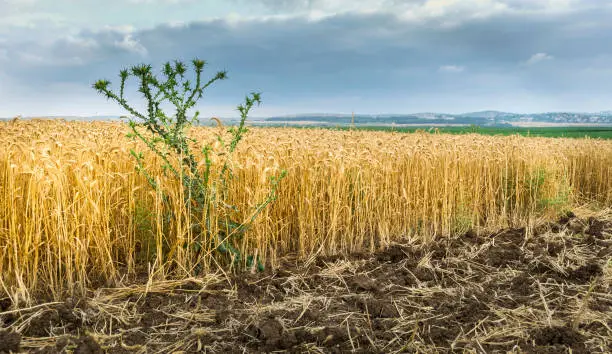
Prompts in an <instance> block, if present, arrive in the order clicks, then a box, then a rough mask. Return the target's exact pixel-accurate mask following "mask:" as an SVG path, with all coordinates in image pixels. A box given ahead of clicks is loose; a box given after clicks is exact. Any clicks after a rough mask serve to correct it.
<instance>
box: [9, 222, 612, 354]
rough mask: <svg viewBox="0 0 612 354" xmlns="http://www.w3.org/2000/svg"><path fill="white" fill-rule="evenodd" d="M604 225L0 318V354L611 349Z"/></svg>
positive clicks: (501, 235) (608, 226)
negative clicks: (14, 353) (16, 353)
mask: <svg viewBox="0 0 612 354" xmlns="http://www.w3.org/2000/svg"><path fill="white" fill-rule="evenodd" d="M611 268H612V222H611V221H606V220H599V219H596V218H589V219H579V218H576V217H574V216H573V215H572V214H569V215H568V216H565V217H563V218H561V219H560V220H559V221H558V222H556V223H549V224H546V225H542V226H540V227H538V228H536V229H535V231H534V235H533V236H530V237H527V236H526V232H525V229H506V230H502V231H500V232H497V233H494V234H490V235H480V236H478V235H476V234H475V233H474V232H471V231H470V232H467V233H466V234H465V235H463V236H461V237H457V238H447V239H444V240H443V241H439V242H437V243H436V244H430V245H416V244H410V243H409V242H406V243H405V244H394V245H391V246H390V247H388V248H387V249H385V250H384V251H381V252H378V253H376V254H373V255H364V254H358V255H351V256H348V257H337V256H336V257H319V258H317V259H313V260H312V261H311V262H306V263H305V264H300V265H298V263H297V262H296V261H292V260H290V259H286V260H285V261H284V264H283V266H282V267H280V268H279V269H278V270H276V271H268V272H264V273H258V274H250V273H242V274H237V275H233V276H229V277H223V276H221V275H217V274H212V275H208V276H206V277H203V278H197V279H195V278H193V279H186V280H181V281H166V282H158V283H152V284H149V285H147V284H133V285H131V286H129V287H124V288H112V289H103V288H101V289H97V290H96V291H95V292H92V294H91V296H88V297H86V298H83V299H67V300H66V301H65V302H63V303H49V304H40V305H38V306H35V307H31V308H27V309H13V308H12V305H11V303H10V301H8V300H7V299H0V353H10V352H19V351H21V352H38V353H83V354H84V353H105V352H107V353H158V352H159V353H170V352H185V353H190V352H198V351H202V352H204V351H205V352H225V353H234V352H292V353H301V352H326V353H327V352H332V353H340V352H350V351H354V352H363V353H392V352H415V353H436V352H439V353H446V352H474V353H483V352H485V353H496V352H515V353H570V352H571V353H606V352H607V353H609V352H612V291H611V290H612V286H611V284H612V282H611V279H612V269H611Z"/></svg>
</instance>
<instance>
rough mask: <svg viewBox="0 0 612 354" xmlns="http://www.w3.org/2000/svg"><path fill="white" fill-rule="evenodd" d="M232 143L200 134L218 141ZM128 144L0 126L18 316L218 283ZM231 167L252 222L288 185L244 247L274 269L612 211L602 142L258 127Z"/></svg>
mask: <svg viewBox="0 0 612 354" xmlns="http://www.w3.org/2000/svg"><path fill="white" fill-rule="evenodd" d="M219 129H220V128H193V129H192V132H191V134H192V136H194V137H196V138H197V140H198V141H201V142H206V141H211V142H212V141H214V133H218V132H219ZM127 132H128V128H127V127H126V126H125V125H122V124H120V123H107V122H92V123H84V122H65V121H61V120H49V121H46V120H30V121H14V122H6V123H0V136H2V139H3V144H2V148H1V149H0V275H1V284H0V293H2V294H4V295H7V296H10V297H11V299H13V301H14V302H16V303H20V302H27V301H29V299H30V298H31V297H32V296H33V295H34V294H38V293H49V294H51V296H52V297H55V298H58V297H60V296H61V295H62V294H64V293H66V292H70V293H74V292H79V291H83V290H85V289H87V288H89V287H91V286H95V285H104V284H106V285H110V284H116V283H117V282H121V281H122V280H123V279H125V277H126V276H129V275H130V274H137V273H142V272H146V273H147V274H149V275H150V276H151V277H152V278H157V279H165V278H171V277H185V276H190V275H193V274H194V273H198V274H200V273H201V272H209V271H214V270H216V269H218V267H219V266H220V265H221V260H220V259H218V257H216V254H215V252H213V251H212V250H210V249H209V250H205V252H196V251H194V250H193V249H192V248H190V247H186V246H185V245H189V244H191V243H192V242H193V240H195V238H197V237H199V235H194V234H193V232H192V231H191V229H190V228H189V227H187V226H186V225H188V224H189V220H188V218H189V216H188V214H189V213H188V212H187V211H186V210H185V208H186V207H185V205H184V204H183V203H182V202H181V201H182V195H181V193H182V192H181V188H180V185H179V184H177V183H176V181H173V180H172V179H170V178H165V177H163V174H162V171H161V168H159V167H158V166H159V161H157V160H156V158H155V157H154V156H153V155H152V154H146V153H145V156H148V160H147V163H148V164H149V165H150V166H149V167H150V170H151V171H153V172H154V173H153V174H154V175H156V176H158V177H157V178H158V183H159V184H160V185H161V186H162V188H163V189H164V190H165V191H167V193H168V195H169V196H170V199H169V201H168V204H169V205H170V208H172V209H173V210H174V211H175V215H178V216H179V217H177V218H176V219H174V220H171V221H170V222H165V221H164V220H163V213H161V210H162V207H163V205H162V204H163V203H162V198H161V197H160V195H159V194H158V193H156V192H155V191H154V190H152V188H150V186H149V185H148V183H147V181H146V179H145V178H144V177H143V176H142V175H140V174H138V173H137V172H136V171H135V169H134V161H133V158H132V156H131V155H130V149H135V150H138V151H146V147H144V146H141V145H140V144H138V143H136V142H133V141H131V140H130V139H128V138H127V137H126V133H127ZM217 148H218V146H217ZM213 156H215V155H213ZM216 158H219V157H216ZM214 162H215V160H214V159H213V167H214V166H215V164H214ZM231 165H232V169H233V171H234V175H235V176H234V178H233V179H232V180H231V181H230V182H229V188H230V191H231V192H232V193H231V194H230V195H231V196H232V203H233V205H236V206H238V209H239V210H240V211H241V212H242V213H243V214H240V215H238V217H239V218H241V219H248V218H249V215H250V213H251V212H252V211H253V210H254V209H255V208H256V205H257V203H258V202H260V201H261V200H262V198H264V197H265V196H266V195H267V193H268V191H269V189H270V183H269V178H270V177H271V176H274V175H277V174H279V173H280V171H281V170H283V169H284V170H286V171H287V177H286V178H285V179H283V180H282V181H281V183H280V186H279V189H278V199H277V200H276V201H275V202H274V203H273V204H272V205H271V206H270V207H269V208H267V209H265V210H264V211H263V213H262V214H261V215H260V216H259V217H258V218H257V219H256V222H255V223H254V225H253V227H252V228H251V229H249V230H248V231H247V233H246V234H245V237H244V238H242V239H241V240H239V241H237V244H236V247H237V248H239V249H240V250H241V251H242V252H243V254H252V255H257V256H258V257H261V259H263V260H264V261H265V263H266V265H267V266H268V267H272V268H274V267H275V266H276V265H278V263H279V262H280V259H281V258H282V257H283V256H286V255H295V256H297V257H298V258H300V259H302V260H303V261H304V262H308V261H309V260H310V259H312V258H313V257H314V256H316V255H321V254H339V253H348V252H370V251H374V250H377V249H380V248H381V247H384V246H385V245H388V244H389V243H390V242H393V241H395V240H399V239H405V238H413V239H417V240H420V241H423V242H436V240H437V239H439V238H441V237H446V236H449V235H453V234H459V233H465V232H466V231H467V230H469V229H474V230H487V229H496V228H502V227H509V226H528V227H529V225H533V224H534V223H536V222H538V221H541V220H546V219H551V218H554V217H556V216H558V215H559V214H560V213H562V212H564V211H567V210H571V209H572V208H573V207H575V206H577V205H582V204H585V203H588V204H589V205H594V206H600V207H605V206H609V205H610V204H611V203H612V141H604V140H594V139H561V138H555V139H551V138H527V137H519V136H510V137H491V136H482V135H476V134H469V135H444V134H429V133H425V132H420V133H419V132H417V133H412V134H406V133H392V132H366V131H334V130H323V129H309V130H301V129H288V128H251V130H250V132H249V133H248V134H247V136H246V137H245V141H244V142H243V143H242V145H240V146H239V148H238V150H237V152H236V154H235V156H234V157H233V159H232V164H231ZM212 217H215V216H214V215H212ZM213 231H214V230H213ZM194 264H197V265H198V267H194Z"/></svg>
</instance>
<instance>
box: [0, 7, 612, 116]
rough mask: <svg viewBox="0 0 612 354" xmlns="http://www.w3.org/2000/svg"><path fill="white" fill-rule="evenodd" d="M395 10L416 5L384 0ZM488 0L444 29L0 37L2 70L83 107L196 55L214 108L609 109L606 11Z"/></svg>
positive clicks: (269, 26) (610, 31)
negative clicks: (137, 74) (124, 74)
mask: <svg viewBox="0 0 612 354" xmlns="http://www.w3.org/2000/svg"><path fill="white" fill-rule="evenodd" d="M261 1H263V0H261ZM341 2H342V1H340V0H338V1H336V4H340V3H341ZM381 2H388V0H381ZM400 2H401V3H402V4H400V5H406V4H409V5H411V6H412V5H414V6H421V5H422V1H394V2H393V3H395V6H400V5H397V3H400ZM497 3H499V4H502V5H505V6H506V7H505V8H504V10H503V11H501V12H499V13H489V14H488V15H486V16H482V17H478V16H476V17H472V18H470V19H469V20H462V21H453V22H452V23H450V24H449V19H452V16H450V15H449V16H446V15H444V16H442V15H440V16H433V17H431V18H428V20H426V21H425V20H423V19H414V18H409V17H406V16H404V14H401V13H400V14H390V13H388V12H382V11H378V12H376V11H375V12H370V13H360V12H350V13H341V14H336V15H333V16H328V17H323V18H320V19H317V20H313V19H312V18H310V17H308V16H292V17H288V18H287V17H282V16H281V17H276V18H274V17H272V18H267V19H253V18H250V19H249V18H240V17H238V18H236V19H218V20H208V21H202V22H191V23H186V24H184V25H180V26H171V25H160V26H156V27H153V28H150V29H129V28H107V29H100V30H96V31H92V30H89V31H85V30H84V31H81V32H79V33H78V34H74V35H67V36H62V37H61V38H57V39H55V40H48V41H45V42H43V43H41V42H39V41H35V40H28V41H25V42H23V41H14V40H9V41H5V42H2V41H0V63H5V64H6V65H5V66H4V72H5V75H8V76H9V77H11V78H12V81H14V82H22V83H27V85H31V86H30V89H29V90H25V89H24V91H25V92H36V95H40V94H41V92H44V91H45V88H46V87H48V85H57V83H63V84H64V85H65V86H62V87H63V88H62V89H65V90H73V91H74V92H77V91H78V95H79V96H75V97H80V98H82V99H83V101H87V102H89V100H91V99H92V97H94V95H95V93H93V92H90V93H89V94H88V93H87V92H89V91H87V89H86V88H87V87H88V85H89V84H90V83H91V82H93V81H94V80H96V79H98V78H101V77H105V78H110V79H112V78H113V77H115V76H116V74H117V72H118V70H119V69H120V68H122V67H124V66H127V65H131V64H136V63H139V62H143V61H144V62H151V63H153V64H156V65H158V64H160V63H161V62H162V61H164V60H168V59H174V58H182V59H190V58H192V57H195V56H198V57H201V58H203V59H206V60H208V61H209V62H210V67H211V68H210V73H211V74H212V73H213V72H214V71H215V70H221V69H227V70H228V71H229V75H230V80H229V81H227V82H223V83H220V84H219V85H218V87H216V88H214V89H212V90H211V96H210V100H209V102H215V104H218V105H222V106H229V105H232V104H235V103H238V102H239V100H240V97H242V96H243V95H244V93H246V92H248V91H250V90H261V91H263V92H264V98H265V99H266V100H265V102H266V103H267V104H268V105H270V108H271V109H278V110H283V109H284V110H287V113H291V111H323V110H328V111H350V110H352V109H356V110H360V111H364V112H365V111H370V112H391V111H394V112H412V111H419V110H429V111H458V110H470V109H485V108H491V109H506V110H515V111H524V110H552V109H579V110H589V109H604V108H605V107H603V106H604V105H605V104H606V103H607V100H604V97H606V96H608V97H609V96H612V88H611V87H610V86H609V84H608V83H609V82H610V80H612V47H610V46H609V45H607V44H608V43H610V42H611V41H612V24H611V23H610V21H609V18H610V16H611V15H612V9H611V8H610V7H606V6H599V7H597V8H593V6H592V4H593V2H589V3H588V4H591V5H589V6H586V5H584V3H578V2H575V1H569V2H567V6H566V7H563V8H561V7H559V9H560V10H559V9H557V10H559V11H557V10H555V11H556V12H551V13H550V14H549V15H547V16H542V15H541V12H539V11H552V10H551V8H546V9H542V6H540V7H537V6H536V5H533V4H534V2H527V1H519V0H514V1H511V0H507V1H504V2H501V1H498V2H497ZM551 3H552V2H551ZM557 3H559V2H557ZM530 4H531V5H530ZM581 4H582V5H584V6H581ZM278 6H281V7H283V6H284V7H285V8H287V9H289V8H299V7H310V8H317V6H324V5H319V2H318V1H317V0H314V1H305V2H301V3H300V2H289V1H284V4H280V5H278ZM508 9H510V10H508ZM515 9H516V11H515ZM534 9H535V10H534ZM568 9H570V10H571V11H570V10H568ZM519 10H520V11H519ZM532 10H533V11H532ZM3 58H4V59H3ZM548 58H554V60H547V59H548ZM7 59H8V60H7ZM3 60H4V61H3ZM544 62H545V63H544ZM529 63H531V64H538V65H525V64H529ZM540 64H542V65H540ZM467 68H469V70H468V69H467ZM0 72H1V71H0ZM444 73H446V75H443V74H444ZM451 74H456V75H451ZM24 87H25V85H24ZM78 87H80V88H85V89H77V88H78ZM67 92H68V91H67ZM71 92H72V91H71ZM586 95H588V96H589V97H590V100H589V101H588V102H587V101H584V102H586V103H584V104H583V106H584V108H580V107H583V106H581V104H582V103H581V101H580V100H581V99H583V98H584V97H585V96H586ZM100 107H102V108H104V107H108V106H100ZM100 107H99V109H101V108H100Z"/></svg>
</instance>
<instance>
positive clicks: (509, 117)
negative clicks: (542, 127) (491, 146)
mask: <svg viewBox="0 0 612 354" xmlns="http://www.w3.org/2000/svg"><path fill="white" fill-rule="evenodd" d="M265 121H266V122H289V123H291V122H314V123H335V124H349V123H351V122H352V121H353V117H352V115H351V114H300V115H288V116H277V117H270V118H267V119H265ZM354 122H355V124H475V125H514V124H520V123H553V124H594V125H598V124H612V111H605V112H598V113H576V112H547V113H527V114H523V113H509V112H500V111H480V112H469V113H460V114H449V113H430V112H424V113H412V114H355V117H354Z"/></svg>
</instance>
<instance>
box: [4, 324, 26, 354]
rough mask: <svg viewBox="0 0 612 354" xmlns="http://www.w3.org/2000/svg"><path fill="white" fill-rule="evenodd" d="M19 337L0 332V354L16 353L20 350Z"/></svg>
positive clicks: (15, 334) (11, 333)
mask: <svg viewBox="0 0 612 354" xmlns="http://www.w3.org/2000/svg"><path fill="white" fill-rule="evenodd" d="M20 344H21V335H20V334H19V333H15V332H9V331H1V330H0V354H4V353H6V354H8V353H17V352H19V350H20Z"/></svg>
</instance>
